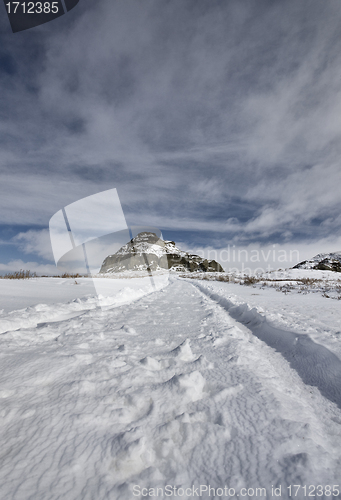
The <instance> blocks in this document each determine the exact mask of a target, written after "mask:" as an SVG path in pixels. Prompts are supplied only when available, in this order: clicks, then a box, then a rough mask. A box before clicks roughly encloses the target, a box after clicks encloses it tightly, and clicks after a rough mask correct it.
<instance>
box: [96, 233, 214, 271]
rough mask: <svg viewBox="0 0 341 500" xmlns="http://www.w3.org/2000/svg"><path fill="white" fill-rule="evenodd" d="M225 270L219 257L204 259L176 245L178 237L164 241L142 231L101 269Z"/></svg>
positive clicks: (107, 259)
mask: <svg viewBox="0 0 341 500" xmlns="http://www.w3.org/2000/svg"><path fill="white" fill-rule="evenodd" d="M164 269H169V270H172V271H181V272H186V271H189V272H195V271H197V272H198V271H199V272H223V271H224V270H223V268H222V267H221V265H220V264H219V263H218V262H216V261H215V260H207V259H202V258H201V257H199V256H198V255H191V254H188V253H187V252H183V251H182V250H180V249H179V248H177V247H176V245H175V242H174V241H164V240H162V239H160V238H158V236H157V235H156V234H155V233H149V232H144V233H140V234H138V235H137V236H136V237H135V238H133V239H132V240H131V241H129V243H127V244H126V245H124V246H123V247H121V248H120V249H119V250H118V252H116V253H115V254H114V255H109V256H108V257H107V258H106V259H105V260H104V262H103V264H102V267H101V270H100V273H101V274H105V273H120V272H124V271H160V270H164Z"/></svg>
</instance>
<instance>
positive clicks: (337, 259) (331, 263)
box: [293, 252, 341, 273]
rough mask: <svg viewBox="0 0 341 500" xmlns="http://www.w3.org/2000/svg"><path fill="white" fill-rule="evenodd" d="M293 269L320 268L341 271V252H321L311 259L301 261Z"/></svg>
mask: <svg viewBox="0 0 341 500" xmlns="http://www.w3.org/2000/svg"><path fill="white" fill-rule="evenodd" d="M293 269H319V270H321V271H334V272H337V273H341V252H334V253H319V254H318V255H315V257H313V258H312V259H311V260H304V261H303V262H300V263H299V264H297V265H296V266H294V267H293Z"/></svg>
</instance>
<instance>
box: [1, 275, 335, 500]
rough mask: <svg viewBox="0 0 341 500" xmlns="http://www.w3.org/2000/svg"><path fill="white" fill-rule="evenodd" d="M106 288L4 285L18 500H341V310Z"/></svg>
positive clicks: (7, 463)
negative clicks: (232, 499) (104, 292)
mask: <svg viewBox="0 0 341 500" xmlns="http://www.w3.org/2000/svg"><path fill="white" fill-rule="evenodd" d="M98 279H99V280H101V281H100V283H99V284H100V286H101V290H104V287H106V286H110V287H111V289H110V294H111V298H107V299H104V298H102V305H103V302H105V304H106V307H102V308H101V307H99V303H98V302H97V299H96V296H95V295H94V289H93V288H91V287H92V285H91V282H89V281H87V280H85V279H84V280H83V279H82V280H78V279H77V281H80V282H81V285H80V286H79V285H72V280H69V281H67V280H59V281H58V280H55V281H52V280H53V279H52V278H51V279H37V280H34V281H33V280H30V281H27V282H16V283H15V284H12V282H11V281H8V280H0V294H1V299H2V298H4V300H3V301H2V302H1V305H0V309H3V311H2V313H1V315H0V329H1V330H0V331H2V332H3V334H2V335H0V343H1V350H0V359H1V362H0V367H1V368H0V403H1V406H0V419H1V420H0V421H1V425H0V433H1V437H0V439H1V444H2V445H1V449H0V463H1V468H0V491H1V495H2V498H4V499H6V500H7V499H8V500H10V499H15V500H28V499H30V500H31V499H32V500H33V499H34V500H40V499H41V500H56V499H68V500H83V499H84V500H87V499H89V500H90V499H91V500H102V499H103V500H104V499H108V500H109V499H110V500H116V499H129V500H130V499H132V498H144V497H159V498H162V497H164V498H179V497H180V498H195V497H198V496H201V498H220V497H223V498H225V497H226V498H227V497H228V496H229V497H233V496H234V497H235V498H237V497H238V496H239V497H244V498H254V497H265V496H267V497H270V498H283V499H285V498H290V497H295V498H306V497H307V496H309V493H310V496H313V497H320V498H341V494H340V492H341V473H340V470H341V410H340V408H341V395H340V394H341V389H340V387H341V385H340V384H339V381H340V382H341V370H340V366H341V361H340V359H341V347H340V344H341V341H340V339H339V337H340V336H341V333H340V332H341V312H340V308H341V301H337V300H331V299H328V298H326V297H324V296H323V294H322V293H307V294H303V293H298V291H294V292H292V291H290V293H281V292H278V291H276V288H274V287H271V286H265V287H262V286H261V285H260V284H258V283H257V284H255V287H253V286H242V285H240V284H238V283H223V282H211V281H198V280H191V279H181V278H180V279H179V278H177V277H176V276H171V277H170V279H169V284H168V286H164V284H163V285H162V286H163V288H162V287H161V285H160V286H157V287H156V288H158V289H157V290H156V291H155V288H151V287H150V284H148V283H147V281H146V280H148V278H135V280H136V281H133V280H125V281H124V280H106V281H105V278H102V279H101V278H98ZM109 281H110V282H111V281H112V282H115V281H116V283H115V285H113V284H112V283H110V285H109V284H108V285H106V283H107V282H109ZM99 284H97V285H99ZM113 286H114V287H116V288H115V290H114V291H113V289H112V287H113ZM25 287H26V288H25ZM97 287H98V286H97ZM53 290H54V291H53ZM60 290H63V292H60ZM64 291H65V292H64ZM108 294H109V292H108ZM15 295H16V298H17V307H15V304H16V302H15V298H14V297H15ZM11 297H12V298H13V300H12V301H11V300H10V299H11ZM25 297H26V302H25ZM103 297H104V296H103ZM290 485H292V486H291V496H290ZM294 485H299V486H300V488H298V487H294ZM318 485H320V486H319V487H318ZM337 485H340V486H337ZM304 486H306V489H304ZM209 487H211V490H209V489H208V488H209ZM315 487H316V488H315ZM157 488H159V489H157ZM243 488H245V489H243ZM257 488H258V490H257ZM260 488H264V490H261V489H260ZM272 488H274V490H275V488H277V490H276V493H277V494H275V491H273V490H272ZM279 488H281V490H279ZM288 488H289V489H288ZM314 488H315V489H314ZM248 489H249V490H248ZM162 493H163V495H162ZM234 493H235V494H234ZM295 493H296V495H295ZM329 493H331V494H329Z"/></svg>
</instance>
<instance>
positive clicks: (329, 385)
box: [193, 283, 341, 409]
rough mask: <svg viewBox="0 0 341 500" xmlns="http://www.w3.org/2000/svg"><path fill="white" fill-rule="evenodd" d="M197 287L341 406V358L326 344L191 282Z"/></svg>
mask: <svg viewBox="0 0 341 500" xmlns="http://www.w3.org/2000/svg"><path fill="white" fill-rule="evenodd" d="M193 285H194V286H196V287H197V288H198V289H199V290H200V291H202V292H203V293H204V294H205V295H207V296H208V297H210V298H211V299H212V300H214V301H215V302H216V303H217V304H219V305H220V306H222V307H223V308H224V309H225V310H226V311H227V312H228V313H229V315H230V316H231V317H232V318H234V319H235V320H237V321H238V322H240V323H242V324H243V325H246V326H247V327H248V328H249V329H250V330H251V331H252V333H253V334H254V335H256V336H257V337H258V338H259V339H260V340H262V341H264V342H266V344H268V345H269V346H270V347H273V348H274V349H276V351H278V352H280V353H281V354H282V355H283V357H284V358H285V359H286V360H287V361H288V362H289V363H290V366H291V367H292V368H293V369H294V370H296V372H297V373H298V374H299V376H300V377H301V379H302V380H303V382H304V383H305V384H307V385H311V386H315V387H317V388H318V389H319V391H320V392H321V394H322V395H323V396H324V397H326V398H328V399H329V400H330V401H332V402H333V403H335V404H337V406H338V407H339V408H340V409H341V360H340V359H339V358H338V357H337V356H336V355H335V354H334V353H333V352H331V351H329V350H328V349H327V348H326V347H324V346H322V345H320V344H316V343H315V342H314V341H313V340H312V339H311V338H310V337H309V335H307V334H302V333H297V332H290V331H287V330H281V329H279V328H276V327H274V326H272V325H270V324H269V323H267V321H266V318H265V317H264V316H262V315H261V314H259V313H258V312H257V311H256V310H255V309H251V310H250V308H249V306H248V305H247V304H242V305H238V306H236V305H235V304H233V303H232V302H231V301H229V300H228V299H227V298H226V297H223V296H221V295H219V294H218V293H215V292H212V291H210V290H209V289H208V288H206V287H205V286H202V285H201V284H197V283H193Z"/></svg>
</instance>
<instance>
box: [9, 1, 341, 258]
mask: <svg viewBox="0 0 341 500" xmlns="http://www.w3.org/2000/svg"><path fill="white" fill-rule="evenodd" d="M76 14H77V15H76ZM340 22H341V11H340V9H339V4H338V3H335V2H323V3H322V2H320V1H317V0H310V1H307V0H302V1H301V2H291V3H288V2H274V1H272V0H271V1H270V0H260V1H259V2H257V3H251V2H239V1H234V0H232V1H229V2H207V3H202V2H195V1H191V0H188V1H185V2H184V1H182V0H181V1H180V0H174V1H173V2H160V1H157V0H146V1H144V2H139V1H137V0H125V1H123V0H122V1H117V2H112V1H111V0H103V1H102V2H95V1H89V2H82V3H80V4H79V6H78V7H77V13H76V11H74V14H73V15H71V14H70V15H68V16H64V18H61V19H60V20H58V21H55V22H54V23H50V24H49V26H48V27H47V25H46V26H45V27H41V28H39V29H36V30H31V32H27V33H22V34H21V35H19V36H17V37H16V38H14V37H9V36H7V35H4V36H3V40H2V41H3V44H2V46H3V47H4V48H3V49H2V51H3V52H4V53H5V54H6V55H7V57H9V58H12V59H13V61H14V63H13V64H14V72H12V73H8V72H7V73H6V72H4V73H3V74H2V76H1V77H0V86H1V90H2V92H1V97H0V100H1V106H2V110H3V112H2V114H1V115H0V130H1V131H2V139H1V153H0V162H1V168H2V183H1V187H0V189H1V196H0V218H1V222H2V223H6V224H21V225H24V224H26V225H30V224H39V225H41V226H47V224H48V221H49V219H50V217H51V216H52V215H53V214H54V213H55V212H56V211H57V210H59V209H60V208H61V207H63V206H65V205H67V204H69V203H71V202H73V201H76V200H77V199H79V198H82V197H85V196H88V195H91V194H93V193H95V192H99V191H102V190H105V189H109V188H112V187H116V188H117V189H118V192H119V195H120V198H121V201H122V204H123V208H124V211H125V214H126V216H127V220H128V223H130V224H134V223H135V224H140V223H144V224H151V225H156V226H159V227H161V228H179V229H186V230H190V229H192V230H196V231H203V232H206V231H212V230H214V231H216V232H220V233H222V234H224V235H225V237H226V238H227V239H231V240H232V239H233V238H234V239H235V240H238V239H240V240H241V241H244V242H246V243H247V242H248V241H256V240H257V239H258V240H263V239H269V240H270V239H272V240H281V241H288V240H290V238H292V239H293V240H295V239H297V238H301V240H302V241H304V240H307V241H310V239H311V238H315V239H316V241H317V240H321V238H327V237H328V235H331V234H335V232H338V231H340V229H341V220H340V217H339V215H338V214H339V212H340V197H339V186H340V172H341V169H340V160H339V158H340V153H341V140H340V139H341V119H340V116H341V108H340V106H341V104H340V103H341V95H340V92H341V91H340V86H339V68H340V67H341V50H340V49H341V40H340V37H339V26H340ZM2 26H4V24H3V22H2ZM3 31H5V30H4V29H3ZM31 236H32V234H31ZM31 236H25V237H24V236H20V237H18V239H17V243H18V244H19V243H20V242H21V244H22V248H23V249H24V250H25V249H28V248H31V250H32V251H33V250H34V251H39V250H38V247H39V245H42V248H43V247H44V245H43V244H42V243H41V242H40V240H39V238H38V239H37V241H38V247H37V248H36V247H34V243H33V240H34V236H32V239H31V240H30V238H31ZM30 245H31V247H30ZM25 251H26V250H25ZM48 253H49V250H48V245H45V250H42V251H41V254H40V255H41V256H42V257H44V258H45V257H46V256H47V255H48Z"/></svg>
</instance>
